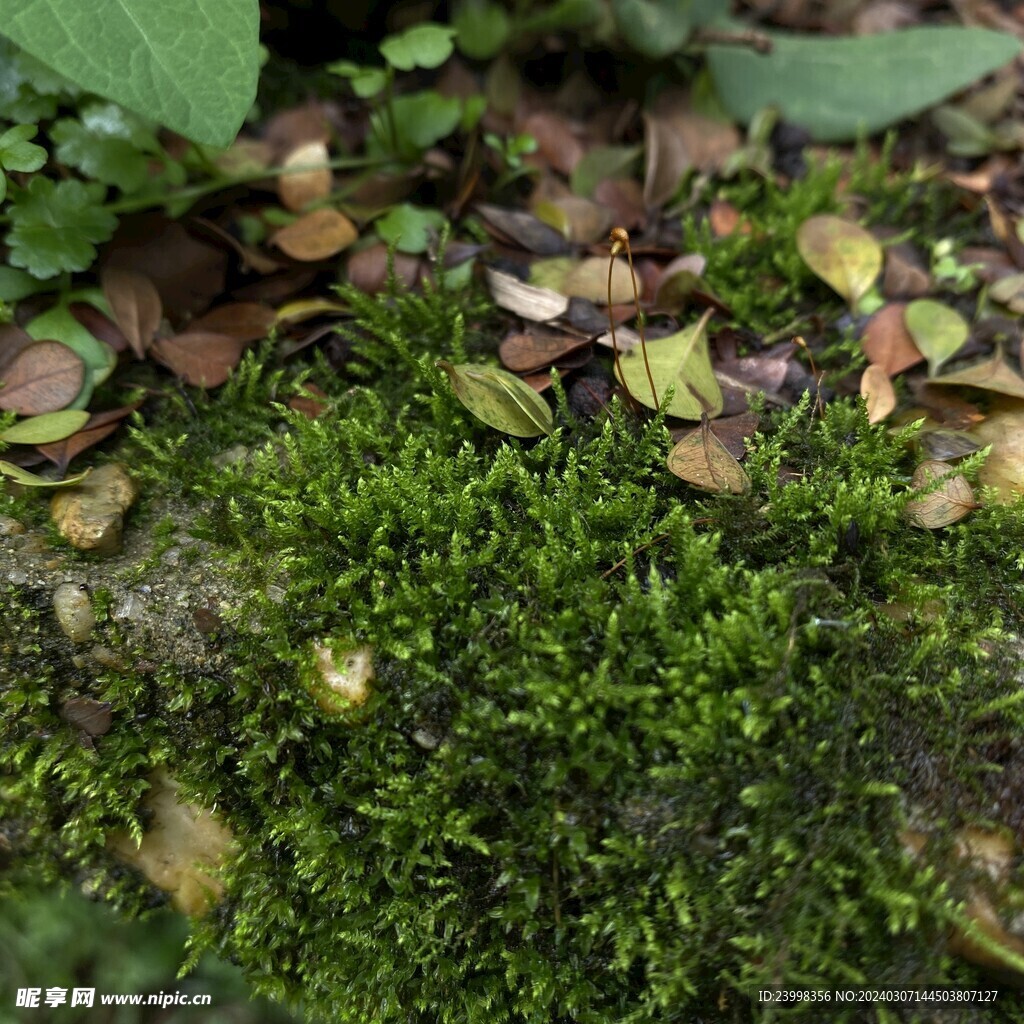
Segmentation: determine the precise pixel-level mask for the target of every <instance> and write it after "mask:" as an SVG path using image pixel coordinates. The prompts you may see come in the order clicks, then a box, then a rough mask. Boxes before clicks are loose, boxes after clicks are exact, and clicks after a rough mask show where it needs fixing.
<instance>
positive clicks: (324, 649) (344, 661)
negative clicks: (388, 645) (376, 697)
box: [313, 644, 373, 714]
mask: <svg viewBox="0 0 1024 1024" xmlns="http://www.w3.org/2000/svg"><path fill="white" fill-rule="evenodd" d="M313 651H314V653H315V654H316V675H317V677H316V679H315V680H314V685H313V690H314V695H315V696H316V699H317V703H318V704H319V705H320V707H321V708H322V709H323V710H324V711H326V712H328V713H329V714H343V713H344V712H346V711H354V710H356V709H357V708H360V707H362V705H363V704H365V703H366V701H367V700H368V699H369V696H370V693H371V688H370V681H371V680H372V679H373V651H372V650H371V649H370V648H369V647H354V648H351V649H348V650H339V651H338V652H337V653H336V652H335V651H334V650H333V649H332V647H331V646H330V645H329V644H314V645H313Z"/></svg>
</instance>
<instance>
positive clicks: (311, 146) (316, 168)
mask: <svg viewBox="0 0 1024 1024" xmlns="http://www.w3.org/2000/svg"><path fill="white" fill-rule="evenodd" d="M328 159H329V156H328V153H327V144H326V142H324V141H322V140H321V139H317V140H315V141H313V142H304V143H302V144H301V145H299V146H296V147H295V149H293V150H292V151H291V152H290V153H289V154H288V156H287V157H285V159H284V163H283V164H282V166H283V167H285V168H286V169H287V170H286V171H285V172H284V173H283V174H281V175H280V176H279V177H278V179H277V194H278V195H279V196H280V198H281V203H282V205H283V206H284V208H285V209H286V210H291V211H292V212H293V213H298V212H299V211H300V210H302V209H304V208H305V207H306V206H308V205H309V204H310V203H312V202H315V201H316V200H317V199H326V198H327V196H329V195H330V194H331V187H332V185H333V183H334V174H333V172H332V171H331V169H330V167H327V166H325V165H326V163H327V161H328ZM301 168H305V170H302V169H301Z"/></svg>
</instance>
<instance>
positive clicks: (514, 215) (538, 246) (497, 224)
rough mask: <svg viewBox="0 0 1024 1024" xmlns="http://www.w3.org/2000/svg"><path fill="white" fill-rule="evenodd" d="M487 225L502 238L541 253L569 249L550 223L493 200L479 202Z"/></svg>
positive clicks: (539, 254)
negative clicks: (505, 206)
mask: <svg viewBox="0 0 1024 1024" xmlns="http://www.w3.org/2000/svg"><path fill="white" fill-rule="evenodd" d="M475 209H476V211H477V213H479V214H480V216H481V217H482V218H483V220H484V227H486V228H487V230H488V231H489V232H490V233H491V234H494V235H498V236H500V238H501V240H503V241H509V242H513V243H515V244H516V245H519V246H520V247H522V248H523V249H526V250H527V252H532V253H534V254H535V255H537V256H560V255H561V254H562V253H566V252H568V251H569V243H568V242H567V241H566V240H565V238H564V237H563V235H562V234H561V233H560V232H558V231H556V230H555V229H554V228H553V227H551V225H550V224H545V223H544V222H543V221H542V220H539V219H538V218H537V217H534V216H533V214H532V213H524V212H523V211H522V210H506V209H505V208H504V207H501V206H492V205H491V204H490V203H477V205H476V207H475Z"/></svg>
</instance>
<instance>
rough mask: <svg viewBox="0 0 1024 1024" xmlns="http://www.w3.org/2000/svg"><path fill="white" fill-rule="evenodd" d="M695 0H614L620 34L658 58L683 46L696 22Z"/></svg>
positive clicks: (643, 51)
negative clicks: (693, 9) (691, 12)
mask: <svg viewBox="0 0 1024 1024" xmlns="http://www.w3.org/2000/svg"><path fill="white" fill-rule="evenodd" d="M691 6H692V0H612V13H613V14H614V15H615V24H616V26H617V27H618V30H619V34H620V35H621V36H622V38H623V39H625V40H626V42H627V43H629V45H630V46H632V47H633V49H634V50H636V51H637V52H639V53H642V54H643V55H644V56H645V57H653V58H655V59H656V60H657V59H660V58H661V57H667V56H668V55H669V54H670V53H675V52H676V51H678V50H681V49H682V48H683V44H684V43H685V42H686V40H687V39H688V38H689V35H690V29H691V28H692V26H693V22H692V21H691V20H690V8H691Z"/></svg>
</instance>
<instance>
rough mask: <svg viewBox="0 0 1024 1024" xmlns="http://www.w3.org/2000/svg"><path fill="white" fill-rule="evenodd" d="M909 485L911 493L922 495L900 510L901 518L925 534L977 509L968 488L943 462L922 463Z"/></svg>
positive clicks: (956, 520)
mask: <svg viewBox="0 0 1024 1024" xmlns="http://www.w3.org/2000/svg"><path fill="white" fill-rule="evenodd" d="M936 484H938V486H937V487H936V486H935V485H936ZM910 485H911V487H913V489H914V490H915V491H925V492H926V493H925V494H922V495H921V497H920V498H915V499H914V500H913V501H908V502H907V504H906V505H904V506H903V514H904V515H905V516H906V517H907V519H908V520H909V521H910V522H911V523H912V524H913V525H914V526H920V527H922V528H923V529H925V530H940V529H942V527H944V526H950V525H952V524H953V523H957V522H959V521H960V520H961V519H963V517H964V516H965V515H967V513H968V512H970V511H972V510H973V509H976V508H978V507H979V506H978V503H977V502H976V501H975V500H974V491H972V490H971V485H970V484H969V483H968V482H967V480H966V479H965V478H964V477H963V476H961V475H960V474H959V473H957V472H956V470H955V469H954V468H953V467H952V466H950V465H948V464H947V463H945V462H938V461H935V460H933V459H929V460H928V461H926V462H922V463H921V465H919V466H918V467H917V469H915V470H914V476H913V478H912V479H911V481H910Z"/></svg>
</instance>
